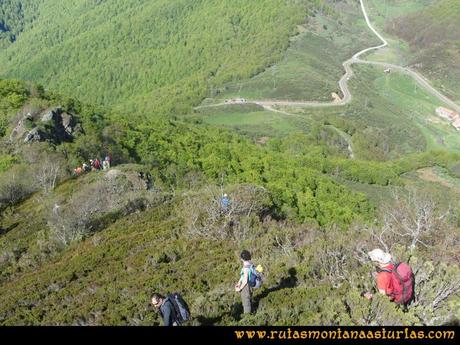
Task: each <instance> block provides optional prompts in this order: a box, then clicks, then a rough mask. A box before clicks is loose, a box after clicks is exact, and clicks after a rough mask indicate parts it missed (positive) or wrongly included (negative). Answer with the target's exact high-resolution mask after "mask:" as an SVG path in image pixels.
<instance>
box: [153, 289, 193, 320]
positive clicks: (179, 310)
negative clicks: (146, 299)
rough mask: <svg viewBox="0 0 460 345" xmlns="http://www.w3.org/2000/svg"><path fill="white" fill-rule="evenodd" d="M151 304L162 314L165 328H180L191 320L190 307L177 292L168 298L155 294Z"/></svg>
mask: <svg viewBox="0 0 460 345" xmlns="http://www.w3.org/2000/svg"><path fill="white" fill-rule="evenodd" d="M151 303H152V305H153V306H154V307H155V308H156V309H157V310H158V311H159V312H160V315H161V317H162V318H163V326H180V325H181V324H182V323H183V322H185V321H188V320H190V310H189V307H188V305H187V303H186V302H185V301H184V299H183V298H182V296H181V295H180V294H179V293H177V292H176V293H173V294H170V295H168V296H167V297H164V296H162V295H160V294H159V293H154V294H153V295H152V298H151Z"/></svg>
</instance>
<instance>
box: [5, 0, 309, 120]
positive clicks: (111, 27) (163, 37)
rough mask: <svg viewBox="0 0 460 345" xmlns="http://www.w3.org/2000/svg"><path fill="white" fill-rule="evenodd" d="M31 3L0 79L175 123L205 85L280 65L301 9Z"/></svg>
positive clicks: (207, 1)
mask: <svg viewBox="0 0 460 345" xmlns="http://www.w3.org/2000/svg"><path fill="white" fill-rule="evenodd" d="M16 2H19V3H20V4H22V2H21V1H19V0H16ZM33 3H35V4H38V12H37V13H38V16H37V18H36V20H35V21H34V25H33V26H27V27H26V28H25V30H24V31H23V32H22V33H20V34H19V35H18V36H17V37H16V41H15V42H14V43H13V44H10V45H9V46H8V47H7V48H6V49H4V50H3V51H1V52H0V66H1V67H0V75H3V76H7V77H15V78H20V79H25V80H31V81H34V82H40V83H42V84H44V85H45V87H46V88H48V89H53V90H56V91H59V92H61V93H64V94H68V95H76V96H78V97H85V98H86V99H87V100H88V101H89V102H91V103H97V104H104V105H111V106H113V105H115V107H118V108H119V109H122V110H129V111H132V110H134V109H137V110H139V111H141V110H142V111H148V112H156V113H164V112H166V113H168V112H172V111H174V112H176V113H177V112H181V111H184V110H187V109H189V107H190V105H191V104H194V103H197V102H199V100H200V99H201V98H202V97H203V95H204V92H205V90H206V88H207V87H209V86H210V85H213V84H220V83H222V82H225V81H230V80H233V79H236V78H243V77H249V76H251V75H253V74H254V73H256V72H259V71H261V69H262V68H264V67H265V66H266V65H268V64H270V63H272V62H273V61H276V60H277V59H279V58H280V57H281V54H282V53H283V51H284V50H285V49H286V47H287V44H288V37H289V36H291V35H292V34H293V33H294V32H295V28H296V24H300V23H301V22H303V21H304V20H305V18H306V16H307V5H309V4H310V0H303V1H300V2H299V1H295V2H294V1H282V0H262V1H249V2H248V1H243V0H237V1H231V2H229V1H223V0H200V1H193V2H191V1H185V0H174V1H170V0H155V1H147V0H129V1H126V0H107V1H89V0H79V1H73V0H72V1H71V0H64V1H62V0H51V1H46V2H33ZM8 8H12V9H14V8H15V7H14V6H13V7H7V6H5V7H4V8H3V10H4V11H6V10H7V9H8Z"/></svg>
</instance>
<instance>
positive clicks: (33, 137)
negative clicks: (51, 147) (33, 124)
mask: <svg viewBox="0 0 460 345" xmlns="http://www.w3.org/2000/svg"><path fill="white" fill-rule="evenodd" d="M41 140H43V136H42V135H41V133H40V131H39V130H38V128H33V129H32V130H31V131H30V132H29V133H27V135H26V137H25V138H24V142H25V143H31V142H34V141H41Z"/></svg>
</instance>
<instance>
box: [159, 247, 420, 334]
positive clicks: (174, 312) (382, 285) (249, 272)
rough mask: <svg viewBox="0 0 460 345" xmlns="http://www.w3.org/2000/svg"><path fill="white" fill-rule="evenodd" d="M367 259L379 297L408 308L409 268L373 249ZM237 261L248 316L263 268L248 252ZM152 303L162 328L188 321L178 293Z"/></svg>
mask: <svg viewBox="0 0 460 345" xmlns="http://www.w3.org/2000/svg"><path fill="white" fill-rule="evenodd" d="M368 255H369V258H370V259H371V261H372V262H373V263H374V264H375V266H376V272H374V274H373V276H374V278H375V282H376V287H377V291H378V293H380V294H382V295H386V296H388V297H389V299H390V301H392V302H394V303H396V304H399V305H401V306H402V307H403V310H407V305H408V304H409V303H410V302H411V301H412V299H413V297H414V274H413V272H412V269H411V268H410V266H409V265H408V264H406V263H404V262H400V263H396V262H394V261H393V258H392V256H391V254H390V253H386V252H384V251H383V250H381V249H374V250H372V251H370V252H369V253H368ZM240 260H241V261H242V265H243V267H242V268H241V271H240V278H239V280H238V282H237V284H236V285H235V291H236V292H238V293H240V295H241V302H242V304H243V312H244V314H251V313H253V312H254V311H253V306H252V305H253V303H252V292H253V289H256V288H259V287H260V286H261V285H262V282H263V274H262V273H263V268H262V266H261V265H258V266H257V267H256V266H255V265H254V264H253V263H252V261H251V254H250V253H249V251H247V250H243V251H242V252H241V254H240ZM361 295H362V296H363V297H365V298H367V299H369V300H371V299H372V298H373V297H374V295H373V294H372V293H370V292H363V293H362V294H361ZM151 303H152V305H153V307H155V308H156V309H157V310H158V311H159V313H160V315H161V317H162V319H163V325H164V326H180V325H181V324H184V323H185V322H186V321H188V320H190V309H189V307H188V305H187V303H186V302H185V300H184V299H183V298H182V296H181V295H180V294H179V293H177V292H176V293H173V294H170V295H167V296H166V297H165V296H163V295H161V294H159V293H157V292H156V293H154V294H153V295H152V297H151Z"/></svg>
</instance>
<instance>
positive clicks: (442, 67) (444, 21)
mask: <svg viewBox="0 0 460 345" xmlns="http://www.w3.org/2000/svg"><path fill="white" fill-rule="evenodd" d="M374 3H376V2H375V1H374ZM390 5H392V4H390ZM395 14H396V13H395ZM402 14H404V13H399V17H396V18H394V17H395V16H390V17H389V18H388V19H391V18H392V17H393V18H394V19H393V20H391V21H390V20H388V21H387V22H386V30H387V31H388V32H389V33H391V34H394V35H397V36H399V37H400V38H401V39H403V40H405V41H406V42H408V44H409V46H410V48H411V50H410V54H409V55H408V63H409V64H422V66H421V67H419V68H420V70H421V72H422V73H423V74H424V75H425V76H426V77H428V78H429V79H430V80H432V81H433V82H434V84H435V86H436V87H438V88H439V89H440V90H441V91H442V92H444V93H445V94H446V95H448V96H449V97H451V98H453V99H454V100H457V101H458V100H460V98H459V94H460V87H459V85H460V68H459V66H460V25H459V22H460V3H459V2H458V1H456V0H442V1H438V2H435V3H433V4H432V5H431V6H425V7H423V8H419V9H418V11H417V12H416V13H410V14H407V15H405V16H401V15H402Z"/></svg>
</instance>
